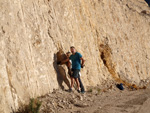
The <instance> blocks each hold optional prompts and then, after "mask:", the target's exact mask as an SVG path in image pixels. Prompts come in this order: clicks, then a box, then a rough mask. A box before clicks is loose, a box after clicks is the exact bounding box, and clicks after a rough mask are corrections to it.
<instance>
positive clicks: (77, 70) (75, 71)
mask: <svg viewBox="0 0 150 113" xmlns="http://www.w3.org/2000/svg"><path fill="white" fill-rule="evenodd" d="M72 72H73V73H72V74H71V77H73V78H78V77H79V72H80V70H79V69H72Z"/></svg>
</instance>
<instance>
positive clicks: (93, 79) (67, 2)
mask: <svg viewBox="0 0 150 113" xmlns="http://www.w3.org/2000/svg"><path fill="white" fill-rule="evenodd" d="M0 18H1V20H0V45H1V46H0V112H2V113H9V112H10V111H11V109H13V110H16V109H18V107H19V106H21V105H22V104H25V103H27V102H28V100H29V98H31V97H38V96H41V95H45V94H47V93H49V92H51V91H52V90H53V89H57V88H58V87H59V85H62V87H65V88H67V85H66V84H65V82H63V78H64V77H62V76H67V74H66V73H67V72H66V70H67V69H66V67H65V65H64V66H57V64H56V60H57V52H58V51H59V50H62V51H63V52H64V53H65V52H67V51H69V47H70V46H72V45H74V46H75V47H76V48H77V50H78V51H79V52H80V53H81V54H82V55H83V57H84V58H85V60H86V63H85V68H84V69H83V70H82V71H81V72H82V80H83V83H84V84H85V86H96V85H98V84H99V85H100V84H103V83H108V81H109V80H123V81H126V82H127V83H131V84H133V83H134V84H136V85H137V86H138V85H143V84H146V83H147V82H148V80H149V77H150V69H149V67H150V8H149V7H148V5H147V4H146V3H145V1H144V0H111V1H110V0H79V1H77V0H25V1H21V0H5V1H4V0H0ZM60 70H61V71H60ZM62 73H63V74H62ZM68 79H69V78H68Z"/></svg>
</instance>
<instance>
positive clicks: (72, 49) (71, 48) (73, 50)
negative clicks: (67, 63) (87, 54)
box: [70, 46, 76, 54]
mask: <svg viewBox="0 0 150 113" xmlns="http://www.w3.org/2000/svg"><path fill="white" fill-rule="evenodd" d="M70 51H71V53H72V54H74V53H75V52H76V49H75V47H74V46H71V47H70Z"/></svg>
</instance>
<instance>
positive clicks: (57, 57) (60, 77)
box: [53, 52, 70, 89]
mask: <svg viewBox="0 0 150 113" xmlns="http://www.w3.org/2000/svg"><path fill="white" fill-rule="evenodd" d="M65 58H66V57H65V54H61V53H60V52H57V54H54V62H53V66H54V69H55V71H56V74H57V81H58V84H59V86H60V87H61V89H64V86H63V82H65V84H66V85H67V86H68V88H70V82H69V80H68V78H67V73H66V72H65V69H64V68H63V67H62V66H61V65H57V62H59V61H62V60H64V59H65Z"/></svg>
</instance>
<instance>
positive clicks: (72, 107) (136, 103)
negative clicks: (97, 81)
mask: <svg viewBox="0 0 150 113" xmlns="http://www.w3.org/2000/svg"><path fill="white" fill-rule="evenodd" d="M40 100H41V101H42V102H43V103H42V106H41V109H40V111H41V112H40V113H150V107H149V106H150V88H147V89H145V90H144V89H143V90H135V91H129V90H127V89H125V90H123V91H120V90H119V89H117V88H115V87H113V88H112V89H109V90H107V91H106V92H101V90H100V89H98V88H91V89H89V92H86V93H85V94H79V93H78V92H77V91H74V92H71V93H69V92H66V91H62V90H56V91H54V92H53V93H52V94H48V95H46V96H44V97H42V98H41V99H40Z"/></svg>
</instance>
